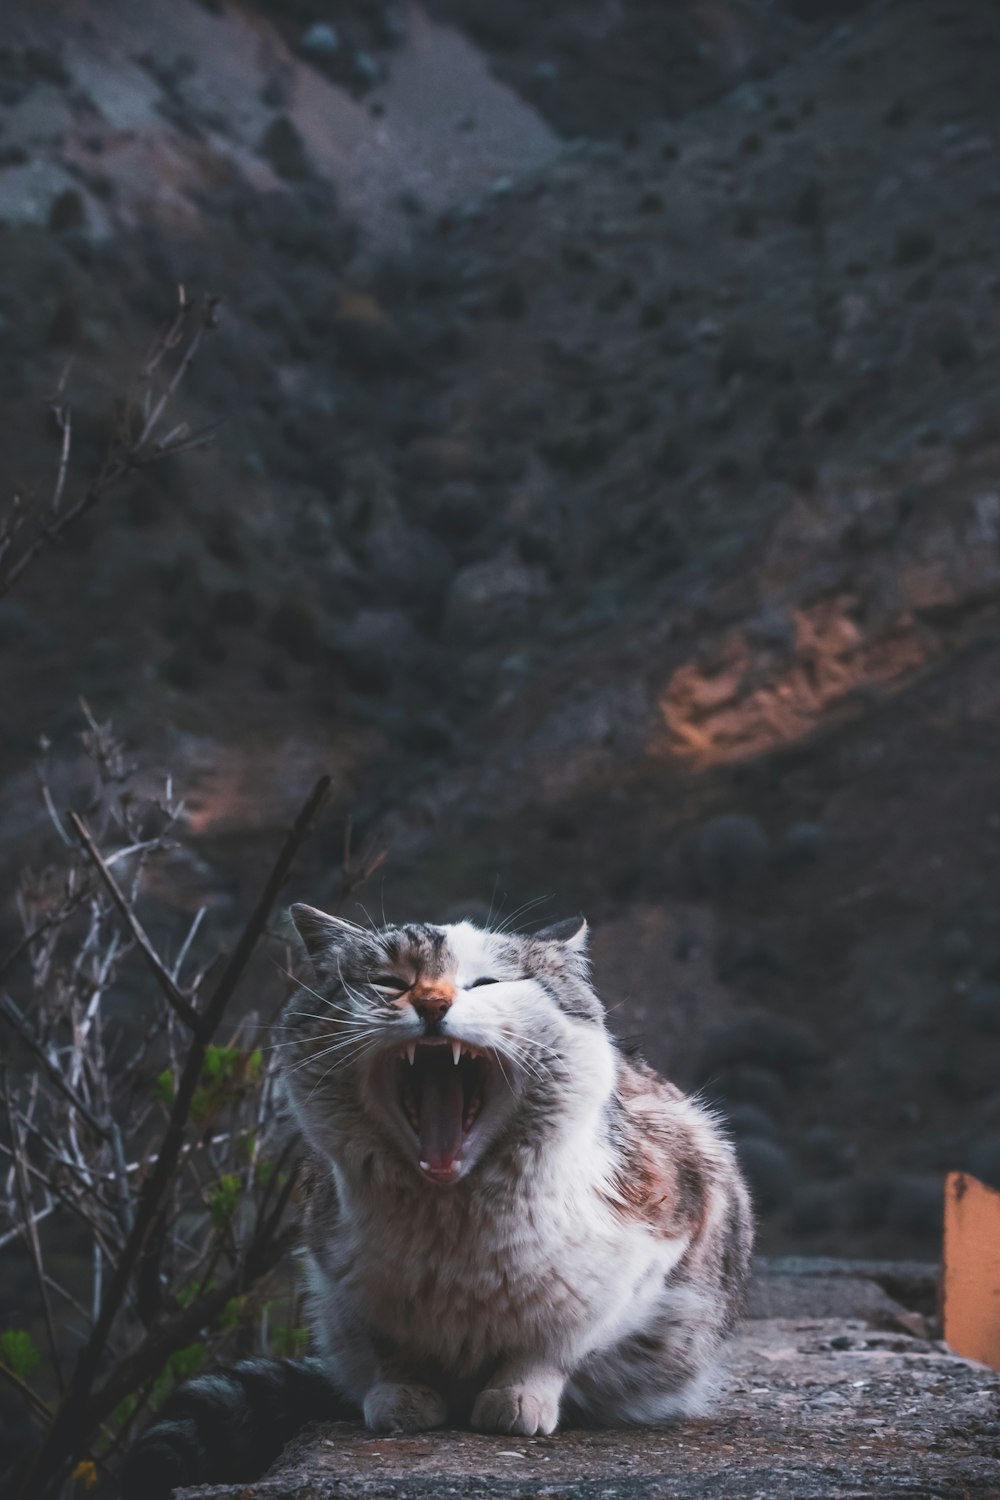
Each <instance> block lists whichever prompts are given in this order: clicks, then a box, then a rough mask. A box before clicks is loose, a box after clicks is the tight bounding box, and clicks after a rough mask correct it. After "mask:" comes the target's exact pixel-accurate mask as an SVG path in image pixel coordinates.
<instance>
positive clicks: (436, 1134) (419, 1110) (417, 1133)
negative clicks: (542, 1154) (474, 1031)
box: [392, 1037, 496, 1183]
mask: <svg viewBox="0 0 1000 1500" xmlns="http://www.w3.org/2000/svg"><path fill="white" fill-rule="evenodd" d="M495 1070H496V1064H495V1063H494V1061H493V1059H492V1056H491V1055H490V1053H489V1052H487V1051H485V1050H484V1049H483V1048H481V1047H475V1046H473V1045H472V1044H471V1043H469V1042H460V1041H457V1040H452V1039H451V1038H447V1037H427V1038H425V1039H421V1040H420V1041H417V1042H410V1043H409V1044H408V1045H407V1046H405V1047H403V1048H401V1050H400V1051H399V1053H398V1054H397V1055H396V1056H395V1057H394V1058H393V1059H392V1085H393V1087H394V1089H395V1092H396V1102H397V1104H398V1106H399V1109H400V1111H401V1113H402V1115H403V1118H404V1120H405V1121H406V1123H407V1125H408V1126H409V1129H410V1130H411V1131H412V1133H413V1136H414V1139H415V1142H416V1147H417V1160H418V1164H419V1166H420V1170H421V1172H423V1174H424V1175H425V1176H426V1177H429V1178H431V1179H432V1180H433V1181H435V1182H441V1183H449V1182H454V1181H456V1180H457V1178H458V1177H460V1176H461V1173H462V1169H463V1167H464V1166H466V1165H467V1164H468V1162H467V1159H468V1155H469V1147H470V1145H471V1144H472V1143H473V1141H474V1139H475V1136H476V1133H477V1131H476V1127H477V1123H478V1121H479V1119H480V1116H481V1114H482V1111H483V1108H484V1106H485V1105H486V1103H487V1102H488V1098H489V1095H490V1091H491V1086H492V1082H493V1075H494V1072H495Z"/></svg>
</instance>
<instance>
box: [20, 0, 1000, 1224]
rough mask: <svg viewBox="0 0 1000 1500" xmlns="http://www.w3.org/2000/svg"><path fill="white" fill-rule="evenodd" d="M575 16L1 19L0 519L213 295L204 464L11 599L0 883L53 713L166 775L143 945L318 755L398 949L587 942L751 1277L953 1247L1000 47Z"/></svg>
mask: <svg viewBox="0 0 1000 1500" xmlns="http://www.w3.org/2000/svg"><path fill="white" fill-rule="evenodd" d="M607 9H608V17H606V18H605V23H602V24H605V29H604V30H601V29H600V27H598V28H597V29H596V30H595V29H594V25H593V24H592V21H593V11H592V10H591V9H590V8H587V7H583V6H579V5H569V4H566V5H559V6H551V7H544V8H541V7H539V8H532V12H531V15H532V17H533V18H534V19H531V18H529V17H528V13H527V11H526V12H525V14H524V15H523V16H522V15H521V13H520V12H519V11H518V10H517V9H516V8H512V9H511V11H510V14H511V16H512V17H514V18H517V17H520V19H519V21H518V27H517V29H516V30H512V31H511V32H510V33H509V34H508V36H507V38H506V40H505V38H504V36H503V35H498V34H497V27H496V24H494V25H493V29H492V31H491V29H490V22H489V15H490V14H491V13H494V14H495V8H489V10H488V9H487V8H486V7H478V6H469V7H462V8H459V7H455V6H448V5H446V4H444V3H440V4H435V5H432V6H429V7H428V10H427V11H424V10H421V9H416V8H414V9H404V10H400V11H395V10H392V11H389V10H386V9H385V8H383V10H380V11H379V12H378V14H379V15H380V16H382V21H381V22H380V23H379V25H378V26H377V27H375V28H374V30H373V29H372V28H373V26H374V22H373V20H372V17H373V16H374V15H375V12H374V11H373V10H370V9H365V8H353V7H351V6H346V5H345V6H343V7H337V6H330V7H329V13H328V14H327V12H326V11H323V12H322V13H321V12H320V11H319V10H318V9H317V8H316V7H315V6H312V5H309V6H305V7H303V9H302V10H301V11H299V10H297V9H295V8H285V7H282V8H281V9H280V10H279V9H278V8H276V7H271V8H267V7H263V8H258V7H255V6H250V5H247V6H236V5H212V6H202V5H199V4H196V3H194V0H177V3H176V4H174V5H172V6H171V7H169V9H160V10H158V11H157V12H156V13H155V15H154V14H151V13H150V10H149V8H148V7H147V6H144V5H141V4H140V3H139V0H114V3H113V4H112V5H104V6H101V7H100V8H98V7H96V6H95V7H90V6H82V7H81V6H79V5H69V4H68V3H66V4H61V5H54V6H50V7H46V8H45V9H44V11H40V10H38V9H37V8H35V7H29V6H27V5H23V6H22V5H15V6H13V7H12V13H11V20H10V24H9V27H8V33H9V35H8V38H7V39H6V40H5V48H6V50H5V52H4V54H3V59H2V62H3V79H2V93H0V100H2V104H3V130H2V133H0V220H2V226H0V258H2V262H3V265H4V276H3V278H2V283H0V318H2V326H3V329H4V339H3V345H2V349H0V390H2V393H3V402H4V409H5V417H6V420H5V422H4V424H3V431H2V433H0V460H2V470H3V472H4V473H5V474H6V475H8V476H9V478H8V481H7V487H8V489H9V490H10V489H13V488H15V487H17V486H19V487H22V488H24V489H26V490H31V489H32V488H34V489H35V490H36V491H39V492H42V493H44V491H45V488H46V486H47V485H48V484H50V483H51V477H52V475H53V473H54V470H55V463H56V434H55V433H54V432H53V430H52V424H51V419H50V418H49V417H48V415H47V410H46V405H45V397H46V395H47V394H48V393H49V392H51V390H52V389H53V388H54V386H55V385H56V384H57V382H58V381H59V380H60V378H61V377H62V376H63V373H64V371H65V369H66V366H67V364H70V371H69V376H68V378H67V387H68V389H69V390H70V392H71V394H72V399H73V402H74V407H75V414H74V434H75V435H74V453H73V471H74V474H84V473H86V472H87V470H88V466H92V465H93V463H94V461H95V459H96V456H97V455H98V454H99V452H100V447H101V444H102V442H103V439H104V435H105V432H106V426H107V413H108V410H109V407H110V405H111V402H112V399H113V397H114V396H115V395H116V394H117V393H118V392H119V391H120V390H121V389H122V388H123V386H124V384H125V382H126V380H127V377H128V374H129V372H130V371H131V369H132V368H133V367H134V365H135V363H136V360H137V358H138V357H139V356H140V355H141V352H142V349H143V346H144V344H145V342H146V340H147V339H148V337H149V335H150V334H151V332H152V329H153V328H154V327H155V325H156V323H157V322H158V321H159V320H160V319H161V318H162V317H163V316H164V315H166V314H168V313H169V311H170V306H171V299H172V295H173V293H172V288H173V287H174V285H175V284H176V283H183V284H184V285H185V286H186V287H189V288H192V289H197V290H202V289H207V290H212V291H216V292H219V293H221V294H222V295H223V297H224V308H223V316H222V324H221V328H220V330H219V332H218V333H217V334H216V335H214V336H213V338H212V339H211V340H209V341H208V343H207V344H206V347H205V349H204V352H203V355H202V356H201V357H200V359H199V362H198V364H197V365H196V367H195V369H194V371H193V374H192V378H191V380H190V382H189V384H188V385H187V386H186V387H185V394H184V396H183V400H182V405H183V404H184V403H186V407H185V411H184V414H185V415H189V416H190V417H191V418H192V419H194V420H200V419H203V418H208V419H216V418H221V419H222V421H223V426H222V427H221V429H220V431H219V434H218V437H217V440H216V442H215V444H214V446H213V447H212V449H210V450H209V451H208V452H205V453H197V454H192V455H187V456H185V457H184V458H183V459H180V460H176V461H172V462H171V463H170V464H168V465H163V466H161V467H158V468H156V469H154V470H152V471H150V472H149V473H148V474H146V475H143V476H139V478H138V479H137V482H136V483H135V485H134V486H132V487H131V488H130V489H129V491H128V492H127V493H123V494H122V496H121V497H120V498H119V499H117V500H114V501H112V502H109V504H108V506H107V507H106V508H105V509H104V511H103V512H102V513H100V514H95V515H93V516H92V517H91V518H89V519H88V520H87V521H86V522H85V523H83V524H82V526H81V528H80V529H79V530H78V532H77V533H76V535H75V536H74V538H73V540H72V543H71V545H68V546H67V547H65V548H64V549H62V551H61V552H60V553H59V554H58V555H56V556H53V557H51V558H49V559H47V560H46V561H45V563H44V564H42V565H40V566H39V567H38V568H37V569H36V570H35V572H34V574H33V575H32V576H31V577H30V578H28V579H26V580H25V583H24V585H23V586H22V587H20V588H19V589H18V590H17V592H16V593H12V594H11V596H10V598H9V600H7V601H6V602H4V603H3V604H2V605H0V645H2V648H3V652H4V664H5V678H4V681H5V714H4V721H3V729H2V740H0V775H2V777H3V781H4V786H5V791H6V793H7V795H6V796H5V798H4V800H5V803H6V804H7V807H8V809H9V810H8V811H7V812H6V813H5V815H4V816H5V832H6V835H7V846H8V848H9V850H10V852H11V856H12V858H13V857H16V856H18V855H19V854H20V853H21V852H22V851H24V850H25V849H32V850H34V848H35V845H36V843H37V839H38V836H39V826H40V825H39V823H38V821H37V817H36V813H35V798H34V793H33V781H32V771H31V755H32V748H33V745H34V742H35V739H36V737H37V735H38V734H39V733H40V732H42V731H44V732H45V733H47V734H48V735H49V736H50V738H51V739H52V740H53V742H54V746H55V755H56V760H57V777H58V778H61V779H60V781H59V784H60V786H63V787H65V788H67V789H68V788H69V787H70V786H71V784H72V779H73V774H74V759H73V755H74V751H73V745H74V741H73V733H74V725H75V719H74V713H75V709H74V704H75V698H76V695H77V694H79V693H81V692H82V693H83V694H84V695H85V696H86V697H87V698H88V700H89V701H91V702H92V703H93V704H94V705H95V707H96V708H97V709H98V711H99V712H101V713H102V714H103V713H110V714H113V715H114V717H115V719H116V721H117V723H118V724H119V726H120V727H121V728H122V729H124V730H126V731H127V732H128V734H129V735H130V737H131V739H132V740H133V742H134V743H136V744H137V745H138V746H139V747H140V749H141V751H142V754H143V756H144V758H145V759H146V760H147V762H149V763H150V764H151V765H153V766H164V765H169V766H170V767H171V768H172V770H173V773H174V775H175V778H176V779H177V780H178V782H181V783H183V784H185V786H186V787H187V788H189V790H190V795H189V818H190V823H191V828H192V830H193V832H194V834H195V836H196V839H197V843H198V849H199V853H200V854H201V855H202V856H203V859H202V863H201V865H200V866H199V869H198V870H197V871H190V872H188V873H187V875H186V876H185V877H184V878H183V879H182V878H180V877H178V883H177V886H176V889H173V890H171V891H167V892H165V894H164V901H165V907H166V908H167V909H168V912H167V914H168V915H169V908H171V907H172V906H173V907H183V906H185V905H189V904H191V903H193V902H195V901H197V900H200V899H202V898H203V897H204V896H205V894H206V893H207V894H208V895H209V897H210V899H211V901H212V903H213V904H214V905H215V906H216V908H217V910H218V912H219V914H220V916H221V918H222V920H223V921H224V920H225V917H226V913H227V911H228V910H229V908H230V904H231V903H233V902H236V901H237V900H238V899H239V898H240V896H241V894H242V889H243V886H244V882H249V883H252V870H253V864H254V860H253V857H252V856H253V854H254V851H255V850H256V849H257V848H258V847H260V846H261V845H262V844H263V843H264V842H266V841H267V840H268V839H269V838H270V837H271V835H272V833H273V829H274V827H275V826H276V824H278V823H280V822H282V821H283V820H284V818H285V816H286V814H287V812H288V810H289V809H290V807H291V806H292V805H293V804H294V803H295V802H296V801H297V799H298V796H299V792H300V790H301V789H302V787H303V784H304V783H305V782H306V781H307V780H308V777H309V776H310V775H311V773H312V771H313V770H314V769H317V768H319V767H329V768H331V769H332V770H333V771H334V772H335V774H336V776H337V778H338V784H339V788H340V806H341V810H342V814H343V815H346V814H347V813H351V814H352V816H353V818H354V822H355V829H356V835H355V836H356V838H358V839H360V840H362V842H364V841H369V840H370V841H373V842H386V843H388V845H389V847H390V859H389V862H388V865H387V867H386V875H385V881H384V888H383V889H382V890H380V891H378V892H376V894H375V895H374V896H373V898H372V899H374V900H376V901H377V902H381V901H384V902H385V906H386V909H387V910H388V911H390V912H391V913H395V914H403V913H405V914H408V915H409V914H415V915H417V916H435V915H440V914H442V913H444V914H446V915H447V914H454V913H456V912H458V911H460V910H464V909H468V910H472V911H476V912H479V913H481V914H483V915H485V914H486V913H487V912H488V911H489V909H490V906H491V902H492V904H493V906H494V910H495V909H496V905H497V904H498V903H499V904H500V905H501V906H502V907H503V908H504V909H506V910H511V909H513V908H515V907H517V906H519V905H521V903H523V902H527V901H534V900H539V901H543V902H544V904H542V905H539V907H538V908H536V909H533V910H532V911H530V912H528V913H526V914H525V916H526V918H527V919H534V918H535V917H536V916H538V917H541V916H543V915H546V914H548V913H550V912H551V913H552V914H553V915H560V914H562V913H563V912H564V911H565V910H568V909H576V908H580V907H582V908H584V909H585V910H586V911H587V912H588V915H590V917H591V919H592V921H593V924H594V928H595V958H596V964H597V973H598V979H599V982H600V984H601V987H602V989H603V991H604V992H605V993H606V994H607V996H608V998H609V1002H610V1003H611V1004H612V1005H613V1006H614V1007H615V1009H614V1018H615V1023H616V1025H617V1026H618V1027H619V1029H620V1030H621V1031H622V1032H623V1033H626V1034H641V1035H642V1037H643V1038H644V1045H645V1046H646V1049H647V1051H648V1052H649V1053H650V1055H651V1057H652V1058H653V1059H654V1060H655V1061H657V1062H658V1063H661V1064H663V1065H665V1066H669V1067H670V1068H671V1069H672V1071H673V1072H674V1073H675V1074H676V1075H678V1076H679V1077H680V1078H681V1079H682V1081H684V1082H686V1083H689V1084H692V1085H697V1086H701V1087H703V1088H705V1089H706V1090H707V1091H708V1092H709V1093H710V1094H711V1095H712V1097H714V1098H716V1099H717V1100H718V1101H719V1103H720V1105H722V1106H723V1107H724V1108H725V1109H726V1111H727V1114H728V1116H729V1118H730V1120H731V1121H732V1124H733V1127H734V1129H735V1130H736V1131H737V1134H738V1136H739V1137H740V1139H741V1142H742V1149H743V1151H744V1155H745V1158H746V1160H747V1164H748V1167H749V1169H750V1171H751V1174H752V1176H753V1178H754V1181H755V1184H756V1187H757V1192H758V1200H759V1204H760V1206H761V1210H762V1213H763V1214H764V1220H765V1238H766V1240H767V1242H768V1243H770V1244H771V1245H779V1246H786V1245H787V1246H792V1245H794V1246H795V1247H799V1246H805V1247H806V1248H826V1247H830V1248H836V1249H848V1250H855V1249H856V1250H862V1249H863V1250H865V1251H866V1252H867V1253H882V1252H893V1253H895V1252H897V1251H906V1250H908V1249H910V1248H911V1247H914V1246H915V1247H917V1248H919V1249H920V1250H921V1251H924V1250H926V1251H931V1250H932V1249H933V1246H934V1243H935V1236H936V1233H937V1226H938V1222H939V1216H940V1214H939V1206H940V1205H939V1200H940V1180H941V1174H942V1172H943V1171H944V1169H945V1168H947V1167H965V1168H968V1169H970V1170H973V1171H975V1172H978V1173H979V1175H981V1176H984V1177H986V1178H987V1179H989V1180H998V1177H1000V1092H998V1091H997V1061H998V1055H997V1054H998V1048H1000V928H998V925H997V916H996V910H997V902H996V895H997V867H998V859H1000V786H998V782H997V775H996V756H995V744H996V731H997V727H998V719H1000V697H998V693H997V688H996V683H997V681H998V680H1000V676H998V667H1000V637H998V635H997V625H996V603H997V590H998V584H1000V436H998V434H1000V400H998V396H997V389H998V387H997V374H998V366H1000V355H998V348H1000V343H998V341H1000V272H998V268H997V265H996V256H995V249H996V245H997V243H998V231H1000V193H998V190H997V185H996V184H997V160H998V152H1000V104H998V99H997V93H996V88H995V76H996V67H997V60H998V56H1000V18H998V16H997V14H996V11H995V8H994V7H993V6H992V5H990V4H988V3H986V0H963V3H961V4H945V3H944V0H912V3H908V4H905V5H904V4H896V5H885V4H873V5H868V6H865V5H859V4H858V5H851V6H847V5H844V6H833V5H825V6H824V5H821V4H815V5H806V4H804V3H800V4H797V5H784V6H766V5H751V4H737V3H735V0H733V3H722V0H719V3H717V4H713V5H702V6H694V5H692V6H678V7H670V8H669V10H668V8H666V7H659V8H656V13H657V14H660V13H663V14H664V15H665V16H667V17H668V19H669V24H668V20H664V21H663V25H662V28H661V29H660V30H656V28H655V26H654V25H653V22H652V20H651V19H650V15H651V11H650V8H649V7H645V8H644V7H643V6H641V5H638V4H637V5H634V6H624V7H608V8H607ZM362 12H363V13H362ZM543 12H544V14H543ZM609 17H610V19H609ZM456 23H460V24H461V26H462V27H463V28H464V29H463V30H461V31H459V30H456V29H455V24H456ZM324 26H325V27H326V32H324V31H323V27H324ZM317 27H318V28H319V30H318V31H317ZM651 28H652V29H651ZM330 32H332V33H333V45H332V48H331V39H330V35H329V33H330ZM674 60H676V68H675V67H674ZM341 838H342V826H341V825H340V824H339V823H338V824H337V826H335V827H332V828H331V830H330V832H329V835H328V837H327V842H326V844H325V846H323V847H322V848H321V850H320V851H319V853H318V854H317V856H316V864H315V868H314V869H313V870H312V871H311V872H308V871H307V872H305V874H304V875H303V886H304V887H307V892H306V893H307V894H309V895H310V898H311V899H314V900H317V901H319V902H322V900H323V899H324V895H325V894H328V893H329V892H330V891H331V889H332V886H333V880H334V877H333V875H332V874H331V871H332V869H333V866H334V863H335V861H336V859H337V858H338V855H339V849H340V843H341ZM244 871H247V872H249V873H248V874H246V875H245V874H244V873H243V872H244ZM363 899H367V898H363Z"/></svg>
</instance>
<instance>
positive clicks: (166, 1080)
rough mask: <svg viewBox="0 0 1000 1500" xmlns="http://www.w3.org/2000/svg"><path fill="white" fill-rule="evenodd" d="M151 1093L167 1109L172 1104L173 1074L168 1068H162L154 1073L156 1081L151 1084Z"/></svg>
mask: <svg viewBox="0 0 1000 1500" xmlns="http://www.w3.org/2000/svg"><path fill="white" fill-rule="evenodd" d="M153 1093H154V1094H155V1095H156V1098H157V1099H159V1101H160V1103H161V1104H165V1105H166V1106H167V1108H168V1109H169V1107H170V1105H171V1104H173V1102H174V1075H173V1073H171V1071H170V1069H169V1068H164V1070H163V1072H162V1073H158V1074H157V1075H156V1082H155V1083H154V1084H153Z"/></svg>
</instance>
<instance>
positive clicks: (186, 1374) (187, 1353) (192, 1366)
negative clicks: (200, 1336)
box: [168, 1344, 205, 1384]
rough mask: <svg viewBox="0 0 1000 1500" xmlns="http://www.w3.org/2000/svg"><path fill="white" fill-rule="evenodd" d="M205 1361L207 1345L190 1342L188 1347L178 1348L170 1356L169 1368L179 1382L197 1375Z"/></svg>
mask: <svg viewBox="0 0 1000 1500" xmlns="http://www.w3.org/2000/svg"><path fill="white" fill-rule="evenodd" d="M204 1363H205V1345H204V1344H188V1346H187V1348H186V1349H177V1350H175V1352H174V1353H173V1354H171V1356H170V1360H169V1363H168V1368H169V1370H170V1373H171V1375H173V1377H174V1379H175V1380H176V1381H177V1383H178V1384H180V1382H181V1381H182V1380H190V1379H191V1376H192V1375H197V1373H198V1371H199V1370H200V1369H201V1367H202V1365H203V1364H204Z"/></svg>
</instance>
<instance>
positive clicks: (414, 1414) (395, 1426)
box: [365, 1381, 448, 1432]
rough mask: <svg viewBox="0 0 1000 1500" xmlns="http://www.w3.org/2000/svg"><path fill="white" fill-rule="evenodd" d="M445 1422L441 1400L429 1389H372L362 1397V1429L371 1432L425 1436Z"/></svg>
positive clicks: (386, 1385) (387, 1384) (386, 1384)
mask: <svg viewBox="0 0 1000 1500" xmlns="http://www.w3.org/2000/svg"><path fill="white" fill-rule="evenodd" d="M447 1420H448V1407H447V1405H446V1403H445V1399H444V1397H443V1396H442V1395H441V1393H440V1392H439V1391H435V1390H434V1389H433V1388H432V1387H431V1386H429V1385H394V1384H391V1383H390V1382H388V1381H386V1382H384V1383H382V1384H380V1385H373V1386H372V1388H371V1390H370V1391H369V1392H368V1394H367V1396H366V1397H365V1426H366V1427H370V1428H371V1430H372V1432H426V1431H427V1429H428V1428H429V1427H443V1426H444V1424H445V1422H447Z"/></svg>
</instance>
